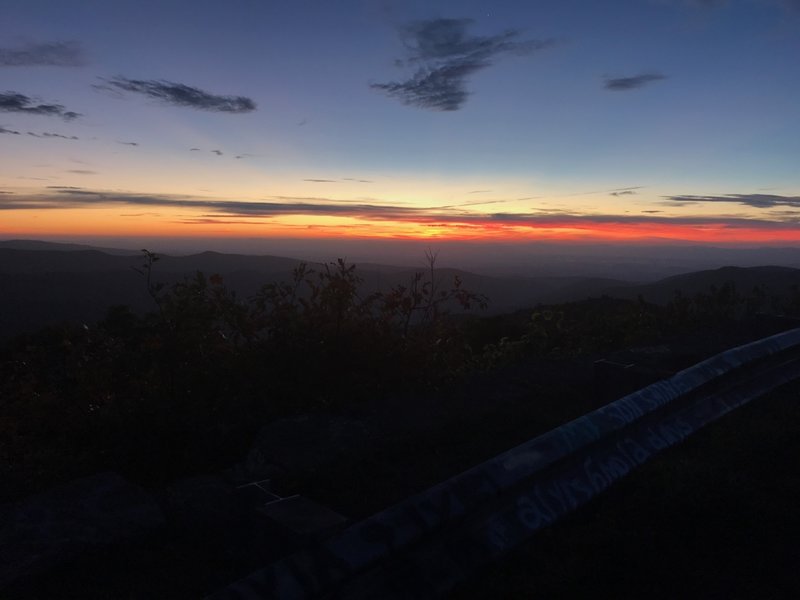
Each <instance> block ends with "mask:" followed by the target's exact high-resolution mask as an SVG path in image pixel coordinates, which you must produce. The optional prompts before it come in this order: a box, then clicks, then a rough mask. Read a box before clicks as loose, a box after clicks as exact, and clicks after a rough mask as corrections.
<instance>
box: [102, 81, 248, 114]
mask: <svg viewBox="0 0 800 600" xmlns="http://www.w3.org/2000/svg"><path fill="white" fill-rule="evenodd" d="M103 81H104V82H105V83H104V84H103V85H97V86H95V87H96V88H97V89H101V90H109V91H113V92H120V91H122V92H133V93H135V94H142V95H144V96H147V97H149V98H154V99H156V100H160V101H161V102H164V103H165V104H173V105H175V106H187V107H189V108H195V109H198V110H209V111H213V112H229V113H246V112H251V111H254V110H255V109H256V103H255V102H254V101H253V100H251V99H250V98H247V97H246V96H219V95H216V94H210V93H208V92H204V91H203V90H201V89H198V88H195V87H191V86H188V85H184V84H182V83H175V82H173V81H165V80H153V79H149V80H142V79H128V78H127V77H112V78H111V79H103Z"/></svg>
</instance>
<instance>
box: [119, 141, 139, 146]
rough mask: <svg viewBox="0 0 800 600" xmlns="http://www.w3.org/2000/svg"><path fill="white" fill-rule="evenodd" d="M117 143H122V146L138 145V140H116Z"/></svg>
mask: <svg viewBox="0 0 800 600" xmlns="http://www.w3.org/2000/svg"><path fill="white" fill-rule="evenodd" d="M117 143H118V144H122V145H123V146H138V145H139V142H119V141H118V142H117Z"/></svg>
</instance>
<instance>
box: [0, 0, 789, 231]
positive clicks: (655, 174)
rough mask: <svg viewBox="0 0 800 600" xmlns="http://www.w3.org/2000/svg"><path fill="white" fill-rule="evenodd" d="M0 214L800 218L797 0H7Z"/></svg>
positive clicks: (60, 223) (381, 219) (249, 225)
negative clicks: (287, 0)
mask: <svg viewBox="0 0 800 600" xmlns="http://www.w3.org/2000/svg"><path fill="white" fill-rule="evenodd" d="M2 13H3V14H2V19H0V238H4V239H12V238H40V239H63V240H81V239H97V238H100V237H103V238H106V239H113V240H119V241H120V242H123V241H124V240H126V239H134V238H136V239H137V240H141V239H142V238H145V239H149V238H153V239H191V240H196V243H197V244H199V245H202V244H203V243H204V241H203V240H206V241H208V240H224V239H230V240H235V239H251V240H252V239H256V240H259V239H261V240H279V239H287V240H294V241H295V242H297V241H298V240H300V241H302V240H309V242H312V241H314V240H319V239H334V240H335V239H339V240H353V239H377V240H427V241H436V240H439V241H448V240H450V241H454V240H455V241H459V242H474V243H479V242H504V243H516V242H537V241H548V240H557V241H560V242H575V243H580V242H592V243H596V242H598V241H599V242H614V243H631V244H633V243H641V242H652V241H660V242H665V241H666V242H692V243H710V244H717V245H719V244H783V245H786V244H791V243H796V242H798V241H800V212H799V209H800V169H798V158H799V157H800V104H798V98H800V67H799V66H798V65H800V60H798V59H799V58H800V1H798V0H727V1H725V0H609V1H607V2H597V1H596V0H541V1H537V2H531V1H529V0H494V1H491V2H481V1H472V0H463V1H458V2H456V1H453V0H450V1H442V0H402V1H401V0H337V1H336V2H331V1H330V0H293V1H292V2H286V1H282V2H278V1H273V0H228V1H226V2H219V1H214V2H211V1H207V0H193V1H192V2H178V1H170V0H157V1H153V0H136V1H129V0H115V1H114V2H108V1H107V0H74V1H73V0H3V10H2Z"/></svg>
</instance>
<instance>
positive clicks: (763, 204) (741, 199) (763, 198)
mask: <svg viewBox="0 0 800 600" xmlns="http://www.w3.org/2000/svg"><path fill="white" fill-rule="evenodd" d="M667 198H668V199H669V200H670V201H671V202H675V203H677V205H678V206H684V205H688V204H697V203H701V202H723V203H727V204H743V205H745V206H750V207H753V208H775V207H777V206H791V207H793V208H800V196H780V195H777V194H723V195H720V196H693V195H681V196H667Z"/></svg>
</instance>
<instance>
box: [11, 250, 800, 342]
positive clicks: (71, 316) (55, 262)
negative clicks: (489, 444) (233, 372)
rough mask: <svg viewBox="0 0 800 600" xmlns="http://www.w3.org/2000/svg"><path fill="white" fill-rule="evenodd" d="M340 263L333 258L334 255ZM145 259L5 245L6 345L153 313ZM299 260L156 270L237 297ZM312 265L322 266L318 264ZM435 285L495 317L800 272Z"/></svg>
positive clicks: (757, 282)
mask: <svg viewBox="0 0 800 600" xmlns="http://www.w3.org/2000/svg"><path fill="white" fill-rule="evenodd" d="M332 258H334V257H332ZM143 262H144V261H143V256H142V255H141V253H134V252H131V251H115V250H113V249H112V250H110V251H108V252H107V251H105V250H100V249H96V248H92V247H90V246H81V245H78V244H52V243H49V242H37V241H28V240H16V241H7V242H0V289H2V290H3V291H2V292H1V293H0V339H6V338H8V337H10V336H12V335H15V334H18V333H22V332H25V331H30V330H34V329H37V328H39V327H41V326H44V325H48V324H56V323H59V322H64V321H68V322H76V323H93V322H96V321H98V320H100V319H101V318H102V317H103V316H104V315H105V313H106V310H107V309H108V308H109V307H110V306H113V305H127V306H129V307H131V308H132V309H133V310H134V311H137V312H144V311H147V310H153V309H154V308H155V304H154V302H153V299H152V298H151V297H150V296H149V294H148V293H147V290H146V286H145V282H144V279H143V277H142V275H141V274H140V273H137V272H136V269H138V268H140V267H141V266H142V264H143ZM300 262H301V261H300V260H298V259H294V258H287V257H280V256H254V255H241V254H223V253H218V252H202V253H200V254H193V255H189V256H169V255H159V261H158V262H157V263H156V264H155V266H154V269H153V277H154V280H155V281H158V282H163V283H165V284H167V285H169V284H171V283H175V282H178V281H181V280H183V279H184V278H186V277H190V276H192V275H193V274H194V273H196V272H197V271H202V272H203V273H205V274H206V275H212V274H215V273H216V274H220V275H222V277H223V279H224V281H225V284H226V285H227V286H228V287H229V288H230V289H232V290H234V291H236V293H237V294H238V295H239V297H243V298H246V297H249V296H251V295H253V294H255V293H256V292H257V291H258V289H259V288H260V287H261V286H262V285H263V284H265V283H269V282H273V281H280V280H288V279H289V278H290V277H291V273H292V270H293V269H294V268H295V267H296V266H297V265H298V264H299V263H300ZM310 266H311V267H312V268H316V269H319V268H322V265H319V264H314V263H311V264H310ZM356 266H357V269H358V274H359V276H361V277H362V278H363V280H364V283H363V292H364V293H370V292H373V291H378V290H379V291H387V290H389V289H391V288H392V287H394V286H397V285H408V284H409V282H410V281H411V280H412V278H413V276H414V273H415V272H418V271H422V270H424V267H423V268H420V269H409V268H407V267H397V266H392V265H379V264H374V263H369V264H357V265H356ZM435 274H436V280H437V282H440V285H441V286H442V289H448V288H449V287H450V286H451V285H452V282H453V278H454V277H455V276H458V277H459V278H460V279H461V281H462V284H463V287H464V289H467V290H470V291H472V292H475V293H478V294H484V295H486V296H487V297H488V298H489V300H490V305H489V313H501V312H510V311H513V310H517V309H521V308H529V307H533V306H534V305H536V304H539V303H556V302H567V301H574V300H582V299H584V298H588V297H598V296H603V295H606V296H611V297H618V298H637V297H638V296H641V297H643V298H644V299H645V300H647V301H649V302H655V303H662V304H663V303H666V302H669V301H670V300H671V299H672V298H673V297H674V295H675V292H676V291H678V290H680V291H681V292H682V293H683V294H684V295H686V296H692V295H694V294H696V293H698V292H705V291H708V289H709V288H710V287H711V286H712V285H715V286H717V287H720V286H722V285H724V284H725V283H726V282H732V283H733V284H735V286H736V289H737V291H738V292H739V293H740V294H745V295H746V294H749V293H750V292H751V291H752V289H753V288H754V287H756V286H763V287H765V288H766V291H767V294H768V295H769V296H771V295H778V296H782V295H784V294H787V293H789V292H790V291H791V289H792V286H793V285H800V270H798V269H794V268H789V267H772V266H765V267H724V268H721V269H715V270H707V271H697V272H692V273H686V274H682V275H676V276H672V277H667V278H666V279H661V280H658V281H655V282H651V283H640V282H635V281H622V280H618V279H609V278H599V277H579V276H570V277H556V276H548V277H511V276H508V277H490V276H487V275H479V274H475V273H470V272H468V271H463V270H458V269H449V268H443V269H436V271H435Z"/></svg>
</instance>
